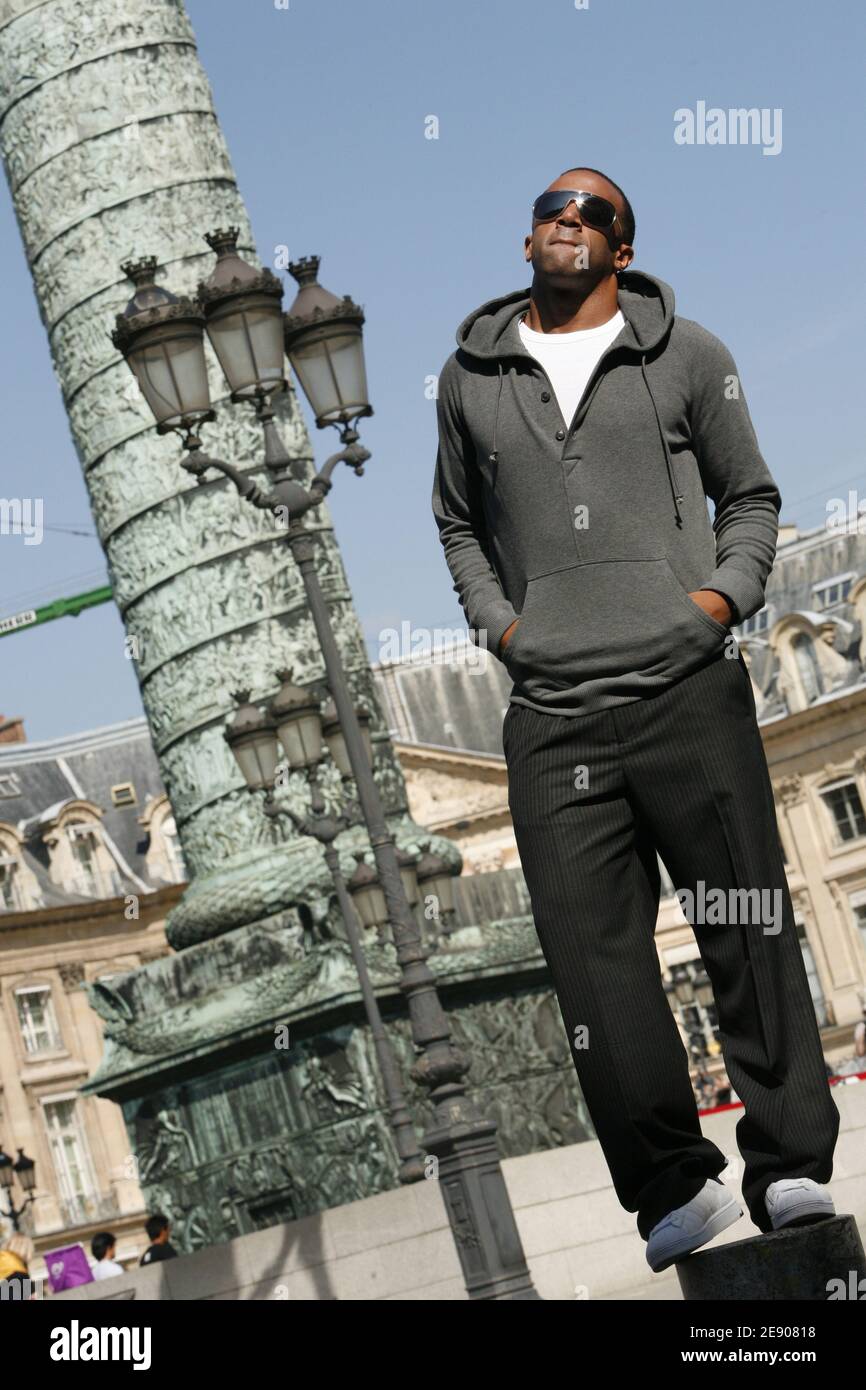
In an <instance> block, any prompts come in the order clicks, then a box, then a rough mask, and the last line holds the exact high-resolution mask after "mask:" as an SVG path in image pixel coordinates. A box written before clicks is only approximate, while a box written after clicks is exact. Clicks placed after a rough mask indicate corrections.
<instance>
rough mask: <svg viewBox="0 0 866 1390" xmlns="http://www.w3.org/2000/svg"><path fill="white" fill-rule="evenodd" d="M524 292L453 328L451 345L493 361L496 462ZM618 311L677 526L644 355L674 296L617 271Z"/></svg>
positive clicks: (648, 278) (670, 315)
mask: <svg viewBox="0 0 866 1390" xmlns="http://www.w3.org/2000/svg"><path fill="white" fill-rule="evenodd" d="M529 299H530V291H529V288H528V287H527V288H526V289H525V290H514V291H512V293H511V294H504V295H499V296H498V297H497V298H496V299H489V300H488V301H487V302H486V304H481V305H479V307H478V308H477V309H473V311H472V313H470V314H467V315H466V318H465V319H464V320H463V322H462V323H461V324H460V326H459V328H458V329H457V335H456V336H457V344H458V346H459V347H460V348H461V349H462V350H463V351H464V352H466V353H468V354H469V355H470V356H472V357H477V358H479V359H481V360H482V361H483V360H485V359H486V360H487V361H491V360H492V361H495V362H497V364H498V367H499V387H500V389H499V395H498V399H497V407H496V417H495V421H494V426H493V452H492V453H491V455H490V458H491V460H492V461H493V462H496V458H497V450H496V427H497V425H498V423H499V402H500V401H501V394H502V392H501V388H502V362H503V360H505V359H507V358H508V357H513V356H524V357H525V356H526V355H527V353H526V348H525V347H524V346H523V341H522V339H521V337H520V330H519V327H518V325H519V322H520V318H521V315H522V314H524V313H525V312H526V310H527V309H528V308H529ZM617 302H618V307H619V308H620V309H621V311H622V315H623V318H624V319H625V327H624V328H623V329H622V331H621V333H620V334H619V337H618V338H617V339H616V346H617V347H618V348H619V349H620V350H622V349H625V350H627V351H632V352H634V353H636V354H637V355H638V356H639V357H640V363H641V372H642V375H643V381H644V385H645V386H646V389H647V393H648V395H649V399H650V401H651V403H652V408H653V412H654V414H655V418H656V424H657V425H658V432H659V443H660V446H661V451H662V457H663V459H664V463H665V467H666V469H667V475H668V486H669V488H670V493H671V500H672V503H673V508H674V513H675V515H676V519H677V525H678V526H681V525H682V512H681V510H680V503H681V502H682V500H683V499H682V496H681V494H680V492H679V490H678V488H677V485H676V480H675V477H674V470H673V464H672V462H671V457H670V451H669V449H668V444H667V440H666V438H665V432H664V429H663V428H662V424H661V417H660V415H659V409H658V404H657V402H656V399H655V396H654V395H653V389H652V386H651V384H650V380H649V377H648V375H647V371H646V358H647V354H648V353H650V352H653V351H654V350H655V349H656V348H658V347H660V346H661V345H662V343H663V342H664V340H665V338H667V336H668V335H669V333H670V331H671V327H672V325H673V322H674V292H673V290H672V289H671V287H670V285H668V284H666V283H665V282H664V280H659V279H657V278H656V277H655V276H654V275H647V274H645V273H644V272H643V271H641V270H626V271H622V272H621V274H620V275H619V278H618V286H617Z"/></svg>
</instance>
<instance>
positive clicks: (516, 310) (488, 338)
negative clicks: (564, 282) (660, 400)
mask: <svg viewBox="0 0 866 1390" xmlns="http://www.w3.org/2000/svg"><path fill="white" fill-rule="evenodd" d="M529 293H530V292H529V288H528V287H527V288H526V289H525V290H514V291H512V293H511V294H503V295H499V296H498V297H497V298H496V299H488V301H487V303H486V304H481V305H480V306H479V307H478V308H477V309H473V311H472V313H471V314H467V315H466V318H465V319H464V320H463V322H462V323H461V324H460V327H459V328H458V329H457V346H458V347H460V348H462V349H463V351H464V352H468V353H470V354H471V356H472V357H479V358H487V359H491V358H493V359H497V358H500V357H509V356H511V355H512V354H513V353H515V352H516V353H519V354H520V353H523V352H524V351H525V349H524V348H523V344H522V342H521V338H520V334H519V331H518V327H517V325H518V321H519V319H520V315H521V314H523V313H525V312H526V310H527V309H528V308H529ZM617 298H618V301H619V307H620V309H621V310H622V315H623V318H624V319H625V321H626V328H625V329H624V330H623V334H622V336H621V346H623V347H629V348H633V349H634V351H636V352H638V353H644V352H651V351H652V350H653V348H656V347H658V346H659V345H660V343H661V342H662V340H663V339H664V338H665V337H666V336H667V334H668V333H669V332H670V330H671V325H672V323H673V321H674V292H673V290H672V289H671V287H670V285H666V284H665V282H664V280H658V279H656V277H655V276H654V275H646V274H644V272H643V271H641V270H626V271H623V272H622V274H621V275H620V276H619V288H618V292H617Z"/></svg>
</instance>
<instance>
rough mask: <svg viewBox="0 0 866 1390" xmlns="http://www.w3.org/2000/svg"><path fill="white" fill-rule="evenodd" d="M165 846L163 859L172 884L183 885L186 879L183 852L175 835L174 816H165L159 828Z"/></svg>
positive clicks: (178, 837) (177, 836)
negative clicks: (169, 872) (168, 870)
mask: <svg viewBox="0 0 866 1390" xmlns="http://www.w3.org/2000/svg"><path fill="white" fill-rule="evenodd" d="M159 830H160V834H161V835H162V839H163V844H164V845H165V859H166V863H167V864H168V867H169V869H170V871H171V876H172V880H173V882H174V883H183V881H184V879H185V878H186V865H185V864H184V862H183V851H182V850H181V847H180V836H179V835H178V833H177V825H176V823H175V819H174V816H166V817H165V818H164V820H163V822H162V824H161V825H160V827H159Z"/></svg>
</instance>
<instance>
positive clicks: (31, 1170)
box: [0, 1146, 36, 1231]
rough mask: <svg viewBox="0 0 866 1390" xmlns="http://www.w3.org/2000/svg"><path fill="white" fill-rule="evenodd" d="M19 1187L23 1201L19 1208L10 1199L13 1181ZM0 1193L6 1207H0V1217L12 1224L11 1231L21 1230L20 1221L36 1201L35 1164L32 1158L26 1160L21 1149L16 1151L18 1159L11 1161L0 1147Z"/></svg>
mask: <svg viewBox="0 0 866 1390" xmlns="http://www.w3.org/2000/svg"><path fill="white" fill-rule="evenodd" d="M16 1178H17V1179H18V1182H19V1184H20V1186H21V1191H22V1192H23V1193H24V1196H25V1201H24V1202H23V1204H22V1205H21V1206H20V1207H16V1206H15V1203H14V1201H13V1198H12V1189H13V1187H14V1185H15V1179H16ZM0 1191H2V1192H4V1193H5V1196H6V1202H7V1203H8V1206H7V1207H6V1208H5V1209H4V1207H3V1206H0V1216H5V1217H6V1218H7V1220H9V1221H11V1222H12V1226H13V1229H14V1230H16V1231H18V1230H20V1229H21V1227H20V1224H19V1223H20V1220H21V1217H22V1216H23V1215H24V1212H25V1211H26V1210H27V1208H28V1207H29V1205H30V1203H31V1202H35V1201H36V1164H35V1163H34V1162H33V1159H32V1158H27V1156H26V1155H25V1153H24V1150H23V1149H19V1150H18V1157H17V1159H15V1161H14V1162H13V1160H12V1159H11V1158H10V1157H9V1155H8V1154H7V1153H5V1152H4V1150H3V1148H2V1146H0Z"/></svg>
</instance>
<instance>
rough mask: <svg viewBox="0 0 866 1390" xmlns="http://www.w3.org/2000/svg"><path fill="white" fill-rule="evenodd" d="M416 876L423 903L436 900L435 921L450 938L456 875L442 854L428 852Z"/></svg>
mask: <svg viewBox="0 0 866 1390" xmlns="http://www.w3.org/2000/svg"><path fill="white" fill-rule="evenodd" d="M416 876H417V880H418V892H419V893H420V895H421V900H422V902H423V901H425V900H426V899H427V898H429V897H432V898H433V899H434V901H435V905H436V912H435V913H434V917H433V920H434V921H438V922H439V924H440V927H441V930H442V935H443V936H449V935H450V934H451V931H452V921H453V918H454V912H455V901H454V875H453V874H452V873H451V870H450V869H449V868H448V865H447V864H446V862H445V860H444V859H443V858H442V856H441V855H440V854H433V852H432V851H431V850H428V851H427V853H426V854H422V855H421V858H420V859H419V860H418V866H417V870H416Z"/></svg>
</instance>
